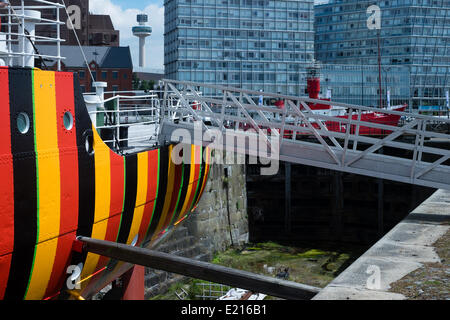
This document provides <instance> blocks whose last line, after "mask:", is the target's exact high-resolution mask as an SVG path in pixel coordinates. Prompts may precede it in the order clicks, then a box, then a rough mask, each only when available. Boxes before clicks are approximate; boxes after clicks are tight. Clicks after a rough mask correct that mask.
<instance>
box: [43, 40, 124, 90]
mask: <svg viewBox="0 0 450 320" xmlns="http://www.w3.org/2000/svg"><path fill="white" fill-rule="evenodd" d="M82 49H83V52H84V55H85V56H86V60H87V62H88V64H89V68H90V70H91V72H92V76H93V78H94V81H104V82H107V83H108V87H107V89H106V90H107V91H128V90H132V88H133V84H132V82H133V62H132V59H131V52H130V48H129V47H97V46H82ZM38 50H39V52H40V53H41V54H44V55H46V54H50V55H51V54H54V50H55V48H54V47H52V46H38ZM61 56H63V57H65V58H66V59H65V60H63V61H62V63H61V64H62V71H70V72H76V73H78V77H79V79H80V85H81V88H82V90H83V92H91V91H94V90H95V89H93V88H92V78H91V75H90V73H89V70H88V68H87V67H86V63H85V61H84V58H83V55H82V54H81V52H80V48H79V47H78V46H62V47H61ZM46 65H47V66H48V67H49V68H52V69H55V70H56V61H51V60H50V61H46Z"/></svg>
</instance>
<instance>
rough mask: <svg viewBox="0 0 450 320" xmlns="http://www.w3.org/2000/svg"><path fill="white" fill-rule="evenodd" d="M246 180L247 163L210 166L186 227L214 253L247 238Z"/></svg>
mask: <svg viewBox="0 0 450 320" xmlns="http://www.w3.org/2000/svg"><path fill="white" fill-rule="evenodd" d="M245 183H246V182H245V165H222V164H214V165H213V166H212V167H211V171H210V178H209V180H208V183H207V185H206V188H205V191H204V194H203V196H202V199H201V200H200V202H199V205H198V207H197V209H196V210H195V213H194V214H193V215H192V216H191V218H190V219H189V220H188V221H187V222H186V223H185V226H186V227H187V228H188V229H189V231H190V234H191V235H193V236H195V237H196V238H197V239H198V241H199V242H200V243H201V245H202V246H203V247H204V248H205V250H207V251H209V252H211V253H212V254H214V253H215V252H217V251H223V250H225V249H227V248H228V247H230V246H232V245H233V246H239V245H242V244H243V243H246V242H247V241H248V218H247V191H246V185H245Z"/></svg>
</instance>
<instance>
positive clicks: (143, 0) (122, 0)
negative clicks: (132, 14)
mask: <svg viewBox="0 0 450 320" xmlns="http://www.w3.org/2000/svg"><path fill="white" fill-rule="evenodd" d="M112 2H113V3H115V4H117V5H119V6H121V7H122V8H124V9H129V8H136V9H140V10H143V9H144V8H145V7H146V6H148V5H149V4H156V5H158V6H162V5H163V4H164V1H163V0H113V1H112Z"/></svg>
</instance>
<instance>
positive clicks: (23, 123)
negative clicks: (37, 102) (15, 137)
mask: <svg viewBox="0 0 450 320" xmlns="http://www.w3.org/2000/svg"><path fill="white" fill-rule="evenodd" d="M17 130H19V132H20V133H21V134H26V133H28V131H29V130H30V117H28V114H26V113H25V112H21V113H19V115H18V116H17Z"/></svg>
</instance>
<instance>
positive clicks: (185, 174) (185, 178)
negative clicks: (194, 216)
mask: <svg viewBox="0 0 450 320" xmlns="http://www.w3.org/2000/svg"><path fill="white" fill-rule="evenodd" d="M186 149H187V150H188V151H189V154H188V155H187V156H186V157H187V159H189V162H188V163H184V162H183V170H184V171H183V185H182V186H181V188H182V189H181V195H180V200H179V202H178V208H176V213H175V214H174V217H173V218H172V223H176V222H177V221H178V219H179V218H180V215H181V213H182V212H181V209H183V205H184V202H185V201H186V194H187V191H188V188H189V179H190V177H191V166H194V165H195V164H193V163H190V162H191V153H192V149H191V146H190V145H188V146H187V148H185V149H183V150H186ZM186 157H184V159H186ZM188 210H189V208H188Z"/></svg>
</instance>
